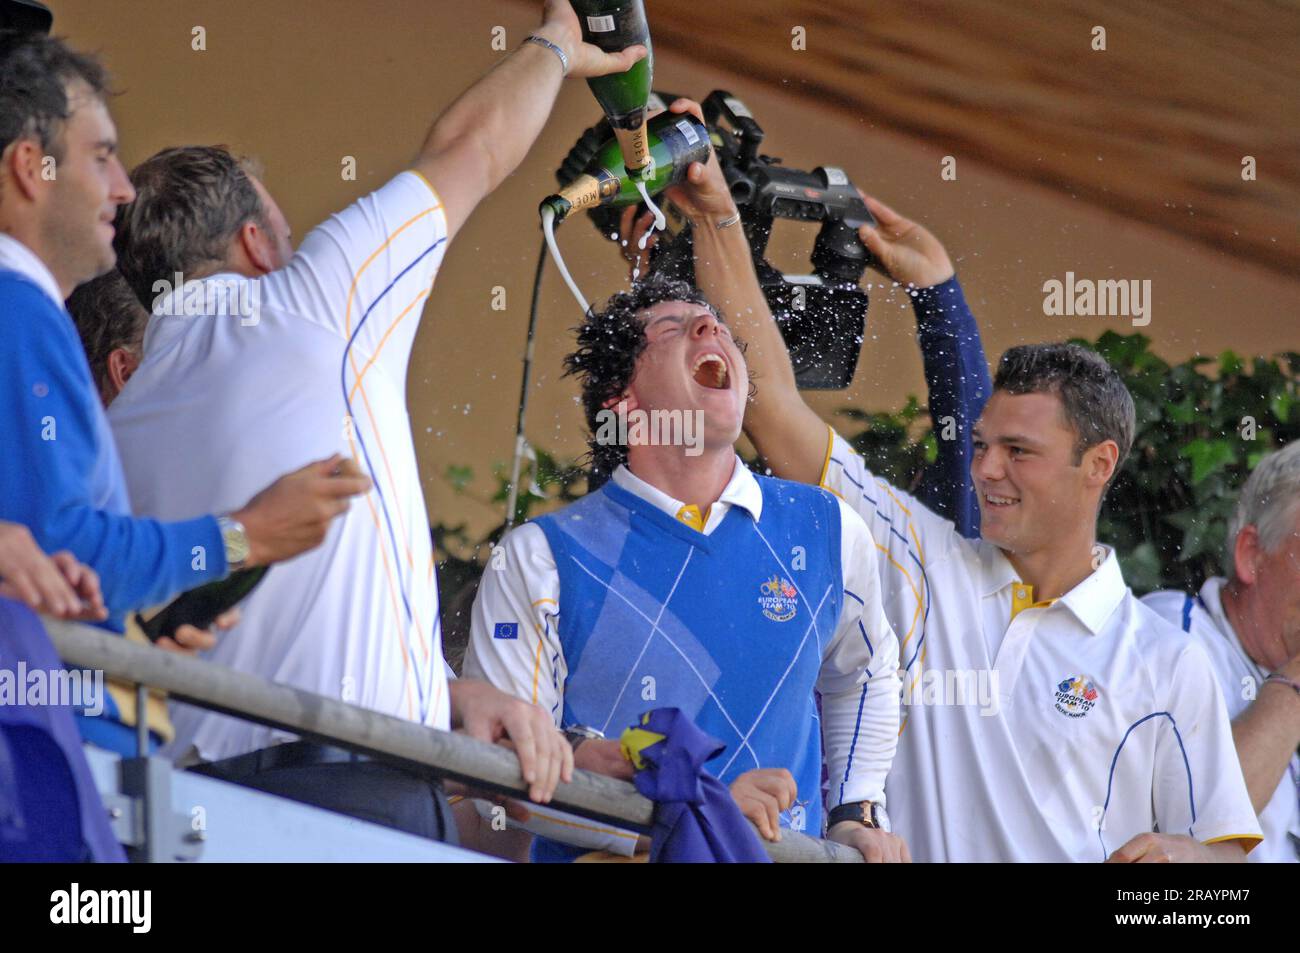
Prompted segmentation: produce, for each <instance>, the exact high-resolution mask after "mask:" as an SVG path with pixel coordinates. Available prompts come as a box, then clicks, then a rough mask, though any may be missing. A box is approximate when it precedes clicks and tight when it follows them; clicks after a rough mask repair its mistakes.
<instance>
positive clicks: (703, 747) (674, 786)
mask: <svg viewBox="0 0 1300 953" xmlns="http://www.w3.org/2000/svg"><path fill="white" fill-rule="evenodd" d="M637 727H639V728H642V729H643V730H645V731H648V732H653V733H655V734H660V735H663V736H664V738H663V740H662V741H658V742H655V743H654V744H651V745H648V746H647V747H645V748H642V749H641V751H640V757H641V760H642V764H643V766H642V767H641V768H638V769H637V772H636V775H635V776H634V777H633V779H632V783H633V784H635V785H636V789H637V790H638V791H640V792H641V793H642V794H643V795H644V796H645V797H648V798H649V799H650V800H652V801H654V802H655V816H654V828H653V829H652V830H651V832H650V863H652V864H672V863H677V864H683V863H685V864H707V863H719V864H763V863H771V860H770V858H769V857H768V856H767V851H766V850H764V849H763V842H762V841H760V840H759V838H758V834H757V833H755V831H754V828H753V826H752V825H751V824H750V823H749V821H747V820H746V819H745V816H744V815H743V814H742V813H741V812H740V808H739V807H738V806H737V805H736V802H735V801H734V800H733V799H732V797H731V791H730V790H728V789H727V786H726V785H725V784H723V783H722V782H721V781H719V780H718V779H717V778H715V777H713V776H712V775H711V774H709V773H708V772H707V771H706V770H705V769H704V764H705V762H708V761H712V760H714V759H715V758H717V756H718V755H719V754H721V753H722V751H723V748H724V746H723V744H722V742H720V741H718V739H716V738H710V737H709V736H708V735H707V734H705V733H704V732H703V731H701V730H700V729H699V728H697V727H696V726H695V725H694V724H693V723H692V722H691V720H690V719H689V718H687V717H686V715H684V714H683V713H682V712H681V711H679V710H678V709H676V708H656V709H655V710H654V711H651V712H647V713H646V714H645V715H643V716H642V718H641V724H640V725H638V726H637Z"/></svg>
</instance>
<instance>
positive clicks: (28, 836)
mask: <svg viewBox="0 0 1300 953" xmlns="http://www.w3.org/2000/svg"><path fill="white" fill-rule="evenodd" d="M20 663H21V666H22V668H24V669H25V671H27V672H29V673H30V672H35V671H41V672H44V673H49V674H50V675H52V674H53V673H56V672H59V671H60V670H61V669H62V667H63V666H62V663H61V662H60V661H59V657H58V655H56V654H55V652H54V647H53V646H52V645H51V644H50V640H49V637H48V636H47V635H46V634H45V630H44V629H43V628H42V626H41V623H40V620H39V619H38V618H37V617H36V615H35V614H34V613H32V611H31V610H30V609H28V608H27V607H26V606H23V605H21V604H19V603H17V602H14V601H12V600H10V599H3V598H0V669H3V670H4V671H5V672H6V673H8V678H10V679H13V680H14V681H15V682H16V681H17V679H18V675H19V672H20ZM104 696H105V698H107V689H106V688H105V689H104ZM17 700H21V699H16V700H15V701H17ZM56 700H57V699H47V700H46V701H47V703H46V704H32V705H20V704H16V703H15V704H0V861H16V860H41V861H82V860H95V861H101V862H107V861H116V862H121V861H124V860H125V859H126V857H125V855H124V854H123V852H122V847H121V845H120V844H118V842H117V839H116V838H115V837H114V836H113V832H112V829H111V828H110V827H109V824H108V816H107V813H106V812H105V810H104V804H103V801H101V800H100V797H99V792H98V791H97V790H96V789H95V782H94V779H93V778H92V777H91V774H90V766H89V765H88V764H87V763H86V757H85V754H84V752H83V751H82V747H81V739H80V737H79V736H78V733H77V727H76V724H75V723H74V721H73V710H72V708H71V707H70V706H68V705H56V704H50V703H48V702H52V701H56Z"/></svg>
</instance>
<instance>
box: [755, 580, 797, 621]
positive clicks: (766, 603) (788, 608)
mask: <svg viewBox="0 0 1300 953" xmlns="http://www.w3.org/2000/svg"><path fill="white" fill-rule="evenodd" d="M758 607H759V608H760V609H762V610H763V615H765V616H767V617H768V618H769V619H771V620H772V621H773V622H789V621H790V620H791V619H793V618H794V614H795V613H796V612H797V611H798V610H799V590H797V589H796V588H795V587H794V586H792V585H791V584H790V582H789V581H788V580H785V579H782V578H780V577H779V576H773V577H772V578H771V579H769V580H767V581H766V582H763V583H760V584H759V587H758Z"/></svg>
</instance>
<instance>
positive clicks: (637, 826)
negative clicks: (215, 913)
mask: <svg viewBox="0 0 1300 953" xmlns="http://www.w3.org/2000/svg"><path fill="white" fill-rule="evenodd" d="M44 622H45V628H46V631H48V632H49V635H50V639H51V641H52V642H53V643H54V646H55V648H56V649H57V650H58V653H59V655H60V656H61V657H62V658H63V660H64V662H65V663H67V664H68V665H71V666H76V667H79V668H89V669H98V670H101V671H103V672H104V674H105V675H106V676H107V677H110V678H118V679H122V680H124V681H127V682H132V683H134V684H136V685H139V686H148V687H149V688H154V689H158V690H160V691H164V692H166V693H168V695H170V696H171V697H172V698H173V699H175V700H177V701H183V702H189V703H190V704H193V705H198V706H200V707H202V708H206V709H209V710H210V711H215V712H220V713H222V714H225V715H231V716H234V717H236V718H241V719H243V720H245V721H251V722H255V723H257V724H260V725H266V726H268V727H272V728H280V729H283V730H286V731H291V732H293V733H294V734H296V735H299V736H301V737H303V738H305V739H307V740H309V741H314V742H318V743H320V744H327V745H332V746H334V747H337V748H343V749H346V750H348V751H354V752H357V753H358V754H364V755H369V756H372V757H375V758H378V759H382V760H384V761H388V762H391V763H395V764H398V765H402V766H404V767H407V768H409V769H412V770H415V771H421V772H428V773H433V774H436V775H438V776H440V777H445V778H452V779H454V780H458V781H462V782H465V783H467V784H471V785H474V786H476V787H480V788H487V789H490V790H494V791H498V792H501V793H503V794H510V795H513V796H516V797H519V798H521V799H522V800H524V801H527V798H528V795H527V791H528V788H527V785H526V784H525V783H524V779H523V776H522V774H521V773H520V771H519V761H518V759H517V758H516V757H515V755H514V754H513V753H511V752H510V751H507V750H506V749H504V748H500V747H497V746H495V745H490V744H485V743H483V742H481V741H477V740H475V739H473V738H470V737H468V736H466V735H462V734H456V733H453V732H449V731H437V730H435V729H432V728H426V727H424V726H422V725H418V724H416V723H414V722H410V721H405V720H403V719H401V718H394V717H392V716H391V715H385V714H382V713H380V712H377V711H372V710H370V709H368V708H360V707H358V706H356V705H349V704H347V703H345V702H341V701H336V700H335V699H333V698H328V697H326V696H324V695H317V694H313V693H312V692H305V691H302V690H300V689H297V688H291V687H290V686H288V685H281V684H279V683H277V682H271V681H268V680H266V679H263V678H259V677H258V676H256V675H249V674H247V673H244V672H237V671H235V670H234V669H231V668H226V667H225V666H221V665H216V664H214V663H212V662H207V661H204V660H202V659H198V658H193V657H191V656H187V655H180V654H177V653H175V652H164V651H162V650H161V649H157V648H154V647H152V646H147V645H140V644H138V643H135V642H130V641H128V640H126V639H124V638H122V637H120V636H115V635H110V634H108V633H105V632H103V631H102V630H99V629H94V628H91V627H89V626H85V625H80V624H77V623H71V622H60V621H57V620H51V619H45V620H44ZM142 710H143V709H142ZM141 720H143V719H141ZM549 806H551V807H555V808H557V809H559V810H564V811H571V812H573V813H575V814H580V815H583V816H585V817H589V818H594V819H597V820H602V821H607V822H610V823H614V824H618V825H619V826H621V827H626V828H630V829H633V830H637V831H641V832H647V831H649V830H650V827H651V824H652V820H653V817H654V802H653V801H651V800H649V799H648V798H645V797H643V796H642V795H641V794H640V793H638V792H637V790H636V788H634V787H633V786H632V785H631V784H629V783H627V782H626V781H619V780H616V779H614V778H609V777H605V776H604V775H599V774H593V773H591V772H589V771H581V770H577V771H574V776H573V781H571V782H569V783H567V784H566V783H563V782H561V784H560V785H559V787H558V788H556V791H555V796H554V798H553V799H552V801H551V804H550V805H549ZM763 844H764V846H765V847H766V848H767V852H768V855H769V856H770V857H771V858H772V860H774V861H776V862H777V863H859V862H861V860H862V855H861V854H859V853H858V851H856V850H854V849H852V848H850V847H847V846H845V845H843V844H838V843H835V842H833V841H827V840H821V839H818V838H815V837H809V836H807V835H806V834H801V833H799V832H797V831H790V830H783V831H782V832H781V840H780V841H779V842H777V843H773V842H771V841H766V840H764V841H763Z"/></svg>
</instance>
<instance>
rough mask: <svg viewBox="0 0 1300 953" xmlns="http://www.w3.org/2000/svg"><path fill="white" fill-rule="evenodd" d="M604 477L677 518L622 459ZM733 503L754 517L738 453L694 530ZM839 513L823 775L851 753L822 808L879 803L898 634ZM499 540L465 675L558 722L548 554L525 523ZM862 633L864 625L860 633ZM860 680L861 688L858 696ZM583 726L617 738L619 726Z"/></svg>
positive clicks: (754, 499) (859, 531) (483, 586)
mask: <svg viewBox="0 0 1300 953" xmlns="http://www.w3.org/2000/svg"><path fill="white" fill-rule="evenodd" d="M613 480H614V482H615V483H616V484H617V485H618V486H620V487H622V488H623V489H624V490H627V491H628V492H629V493H633V494H635V495H636V496H638V497H640V498H641V499H643V500H645V501H647V502H648V503H650V504H652V505H653V506H655V507H656V508H658V509H659V510H661V511H663V512H664V513H667V514H669V515H671V516H673V517H674V518H677V519H682V518H683V514H682V510H683V508H684V504H683V503H682V501H680V500H675V499H673V498H672V497H670V496H669V495H668V494H666V493H664V492H663V491H662V490H659V489H658V488H657V487H654V486H652V485H650V484H649V483H647V482H646V481H644V480H642V479H640V478H639V477H637V476H636V475H635V474H633V473H632V471H630V470H629V469H627V467H619V468H618V469H617V470H616V471H615V472H614V475H613ZM733 506H738V507H741V508H742V509H744V510H746V511H748V512H749V513H750V514H751V515H752V516H753V517H754V519H755V520H758V519H760V518H761V516H762V511H763V494H762V490H761V489H760V488H759V486H758V481H757V480H755V479H754V475H753V474H752V473H750V471H749V469H748V468H747V467H746V466H745V465H744V463H743V462H742V461H741V460H740V458H739V457H737V458H736V463H735V468H734V469H733V470H732V476H731V479H730V481H728V483H727V485H726V487H725V488H724V489H723V491H722V493H721V495H720V496H719V498H718V500H717V502H715V503H713V504H712V505H711V506H710V507H709V510H708V515H707V519H706V520H705V521H704V525H703V527H702V528H701V532H703V533H705V534H706V535H708V534H711V533H712V532H713V531H714V530H715V529H716V528H717V527H718V526H719V525H721V523H722V520H723V518H724V517H725V516H726V515H727V512H728V511H729V510H730V509H731V507H733ZM699 515H702V514H699ZM840 517H841V519H840V527H841V529H840V552H841V565H842V566H843V573H844V588H845V589H847V590H849V591H850V592H852V593H855V594H857V595H859V596H861V598H860V599H853V598H846V599H844V605H843V608H842V609H841V611H840V618H839V621H838V624H837V626H836V630H835V634H834V636H833V637H832V638H831V640H830V641H829V642H828V643H827V645H826V647H825V649H824V650H823V652H822V665H821V672H820V675H819V679H818V689H819V691H820V692H821V696H822V710H821V721H822V737H823V741H824V745H825V760H826V767H827V771H828V772H829V775H828V776H829V777H831V778H843V777H845V767H846V766H849V765H850V759H851V761H852V763H851V770H850V772H849V776H848V779H847V780H846V781H845V783H844V784H842V785H841V784H839V783H836V784H832V785H831V786H830V792H829V801H828V808H829V807H834V806H836V805H838V804H840V803H841V802H853V801H882V800H883V798H884V781H885V775H886V773H887V772H888V771H889V766H890V762H891V761H892V760H893V756H894V749H895V747H896V745H897V739H898V705H897V703H896V699H897V697H898V684H899V683H898V674H897V669H898V642H897V639H896V638H895V636H894V633H893V631H892V630H891V629H890V627H889V623H888V622H887V621H886V620H885V617H884V614H883V612H882V609H881V599H880V581H879V573H877V571H876V567H875V563H876V547H875V544H874V542H873V541H872V539H871V535H870V533H868V532H867V528H866V526H864V525H863V522H862V520H861V519H860V518H858V516H857V515H856V514H855V513H853V512H852V511H851V510H850V509H849V508H848V507H846V506H843V505H841V507H840ZM697 528H699V527H697ZM501 548H502V550H503V552H502V553H501V554H500V556H497V554H494V560H495V559H498V558H499V559H501V564H500V570H499V571H493V569H492V567H491V565H489V568H488V570H487V571H486V572H484V573H483V581H482V582H481V583H480V584H479V590H478V596H477V598H476V599H475V600H474V609H473V615H472V619H471V624H470V644H469V652H468V653H467V654H466V656H465V675H466V676H467V677H473V678H482V679H485V680H486V681H488V682H491V683H492V684H493V685H495V686H496V687H497V688H499V689H501V690H502V691H505V692H509V693H510V694H512V695H516V696H518V697H520V698H525V699H528V700H529V701H532V702H533V703H534V704H538V705H541V706H542V707H543V708H545V709H546V710H547V711H549V712H551V713H552V715H553V716H554V717H555V719H556V723H557V725H558V724H559V721H560V718H561V712H562V711H563V710H564V705H563V695H564V684H565V680H566V679H567V678H568V675H569V669H568V663H567V661H566V659H565V657H564V647H563V645H562V644H561V642H560V638H559V632H558V631H557V627H556V625H555V624H554V620H555V618H556V617H558V615H559V614H560V613H561V612H562V611H563V608H562V606H561V605H560V574H559V572H558V570H557V569H556V568H555V558H554V556H553V555H552V552H551V547H550V544H549V543H548V542H547V540H546V534H545V533H544V532H543V531H542V529H541V528H540V527H538V526H536V525H534V524H532V523H526V524H524V525H523V526H520V527H519V528H518V529H516V530H514V531H513V532H511V533H509V534H507V535H506V537H505V538H504V539H503V540H502V542H501ZM515 619H518V620H524V619H527V620H530V622H531V628H532V630H533V634H532V638H529V639H525V638H519V639H497V638H493V631H494V628H495V625H496V623H497V622H499V621H502V620H515ZM859 623H861V624H862V628H861V629H860V628H859ZM864 632H865V633H869V635H870V639H869V641H868V639H866V638H864V636H863V633H864ZM863 685H868V686H869V689H868V691H867V694H866V701H865V702H864V701H863V696H862V686H863ZM590 727H593V728H598V729H600V730H601V731H602V732H608V733H610V734H611V737H617V735H618V733H619V732H621V731H622V730H623V729H624V728H626V727H627V726H626V725H616V724H606V725H592V726H590ZM854 739H856V741H855V740H854ZM851 752H852V754H851Z"/></svg>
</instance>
